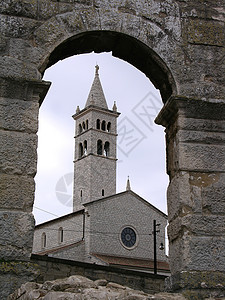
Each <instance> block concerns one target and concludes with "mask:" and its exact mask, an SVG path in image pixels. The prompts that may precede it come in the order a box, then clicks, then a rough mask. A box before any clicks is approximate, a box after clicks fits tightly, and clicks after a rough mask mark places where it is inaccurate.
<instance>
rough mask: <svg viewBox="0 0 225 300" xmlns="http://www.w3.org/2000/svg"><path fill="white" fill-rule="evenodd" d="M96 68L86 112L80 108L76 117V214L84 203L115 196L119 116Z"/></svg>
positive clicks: (74, 206)
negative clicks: (108, 103)
mask: <svg viewBox="0 0 225 300" xmlns="http://www.w3.org/2000/svg"><path fill="white" fill-rule="evenodd" d="M95 68H96V71H95V78H94V81H93V84H92V87H91V90H90V93H89V96H88V99H87V102H86V105H85V108H84V109H82V110H80V108H79V106H78V107H77V110H76V114H75V115H73V118H74V120H75V121H76V126H75V127H76V129H75V132H76V135H75V160H74V192H73V208H74V211H75V210H76V209H79V208H82V207H83V206H82V205H83V204H84V203H87V202H89V201H92V200H95V199H99V198H101V197H106V196H110V195H113V194H115V193H116V161H117V158H116V139H117V122H116V121H117V117H118V116H119V113H118V112H117V109H116V105H115V104H114V107H113V110H109V109H108V105H107V101H106V99H105V95H104V92H103V89H102V85H101V82H100V78H99V73H98V71H99V66H96V67H95ZM99 143H100V144H99ZM106 145H108V147H107V148H106ZM106 149H107V150H106ZM106 152H107V153H106Z"/></svg>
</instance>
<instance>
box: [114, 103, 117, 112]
mask: <svg viewBox="0 0 225 300" xmlns="http://www.w3.org/2000/svg"><path fill="white" fill-rule="evenodd" d="M113 111H117V106H116V101H114V104H113Z"/></svg>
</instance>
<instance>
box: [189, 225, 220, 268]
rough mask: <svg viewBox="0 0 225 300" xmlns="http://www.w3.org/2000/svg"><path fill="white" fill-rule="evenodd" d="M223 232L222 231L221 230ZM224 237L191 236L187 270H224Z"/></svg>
mask: <svg viewBox="0 0 225 300" xmlns="http://www.w3.org/2000/svg"><path fill="white" fill-rule="evenodd" d="M223 232H224V231H223ZM224 245H225V237H224V235H223V236H221V237H218V236H213V234H212V236H202V237H199V236H192V237H191V239H190V243H189V252H190V253H189V257H190V263H189V265H188V269H189V270H195V271H205V270H208V271H221V272H224V270H225V248H224Z"/></svg>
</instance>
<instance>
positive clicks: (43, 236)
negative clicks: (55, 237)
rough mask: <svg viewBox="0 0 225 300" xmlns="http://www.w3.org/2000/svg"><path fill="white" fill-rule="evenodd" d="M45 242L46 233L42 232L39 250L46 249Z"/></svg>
mask: <svg viewBox="0 0 225 300" xmlns="http://www.w3.org/2000/svg"><path fill="white" fill-rule="evenodd" d="M46 242H47V239H46V233H45V232H43V233H42V235H41V248H45V247H46Z"/></svg>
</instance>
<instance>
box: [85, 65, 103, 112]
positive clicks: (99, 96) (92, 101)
mask: <svg viewBox="0 0 225 300" xmlns="http://www.w3.org/2000/svg"><path fill="white" fill-rule="evenodd" d="M98 70H99V66H98V65H96V66H95V78H94V81H93V83H92V86H91V90H90V92H89V95H88V98H87V102H86V105H85V108H86V107H88V106H90V105H94V106H97V107H100V108H105V109H108V105H107V102H106V99H105V95H104V92H103V89H102V85H101V81H100V78H99V73H98Z"/></svg>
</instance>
